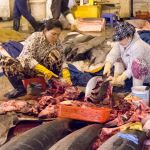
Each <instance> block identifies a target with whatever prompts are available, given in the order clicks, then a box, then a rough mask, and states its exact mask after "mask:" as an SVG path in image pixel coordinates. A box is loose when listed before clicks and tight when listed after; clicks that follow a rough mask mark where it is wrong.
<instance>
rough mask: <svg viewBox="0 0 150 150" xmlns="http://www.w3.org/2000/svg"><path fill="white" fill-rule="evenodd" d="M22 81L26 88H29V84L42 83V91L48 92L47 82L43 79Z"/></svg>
mask: <svg viewBox="0 0 150 150" xmlns="http://www.w3.org/2000/svg"><path fill="white" fill-rule="evenodd" d="M22 81H23V85H24V87H25V88H27V86H28V84H30V83H40V84H41V85H42V89H43V90H46V82H45V79H44V78H43V77H37V78H30V79H24V80H22Z"/></svg>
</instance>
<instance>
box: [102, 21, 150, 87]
mask: <svg viewBox="0 0 150 150" xmlns="http://www.w3.org/2000/svg"><path fill="white" fill-rule="evenodd" d="M113 41H115V44H114V47H113V48H112V50H111V51H110V52H109V54H108V55H107V57H106V61H105V62H106V63H105V67H104V72H103V74H105V75H107V76H109V75H110V72H111V68H112V66H113V65H114V64H115V62H117V61H120V63H121V64H122V66H124V69H125V70H123V71H122V72H120V73H117V71H116V70H114V72H115V74H114V78H113V80H112V84H114V85H117V86H120V85H124V83H125V80H126V79H130V78H131V77H132V78H133V86H140V85H143V83H150V45H148V44H147V43H145V42H144V41H142V40H141V39H140V37H139V36H138V35H137V33H135V28H134V26H132V25H131V24H129V23H127V22H122V23H118V24H117V26H116V28H115V34H114V35H113ZM115 69H116V68H115Z"/></svg>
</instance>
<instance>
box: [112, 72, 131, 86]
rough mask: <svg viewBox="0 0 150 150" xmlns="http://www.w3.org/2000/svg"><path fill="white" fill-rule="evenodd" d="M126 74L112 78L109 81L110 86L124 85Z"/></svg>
mask: <svg viewBox="0 0 150 150" xmlns="http://www.w3.org/2000/svg"><path fill="white" fill-rule="evenodd" d="M127 78H128V77H127V75H126V73H125V72H124V73H122V74H121V75H119V76H114V78H113V80H112V81H111V84H113V85H115V86H123V85H124V84H125V80H126V79H127Z"/></svg>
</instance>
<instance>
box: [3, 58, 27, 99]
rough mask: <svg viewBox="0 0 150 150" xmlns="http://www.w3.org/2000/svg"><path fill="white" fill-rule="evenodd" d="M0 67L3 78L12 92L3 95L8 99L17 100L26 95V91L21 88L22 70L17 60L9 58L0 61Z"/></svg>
mask: <svg viewBox="0 0 150 150" xmlns="http://www.w3.org/2000/svg"><path fill="white" fill-rule="evenodd" d="M1 65H2V69H3V72H4V74H5V76H6V77H7V78H8V80H9V81H10V83H11V84H12V86H13V87H14V90H13V91H11V92H10V93H7V94H5V96H7V97H8V98H9V99H10V98H17V97H19V96H22V95H25V94H26V89H25V88H24V86H23V83H22V78H23V77H24V70H23V68H22V66H21V64H20V62H19V61H18V60H15V59H13V58H10V57H4V58H2V59H1Z"/></svg>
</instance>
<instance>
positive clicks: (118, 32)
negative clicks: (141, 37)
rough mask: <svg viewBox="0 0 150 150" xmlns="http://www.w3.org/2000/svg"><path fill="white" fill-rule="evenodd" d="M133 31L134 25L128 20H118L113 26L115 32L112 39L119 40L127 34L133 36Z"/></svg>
mask: <svg viewBox="0 0 150 150" xmlns="http://www.w3.org/2000/svg"><path fill="white" fill-rule="evenodd" d="M134 33H135V27H134V26H133V25H131V24H129V23H128V22H118V23H117V25H116V27H115V34H114V35H113V37H112V39H113V41H121V40H123V39H124V38H126V37H128V36H133V35H134Z"/></svg>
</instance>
